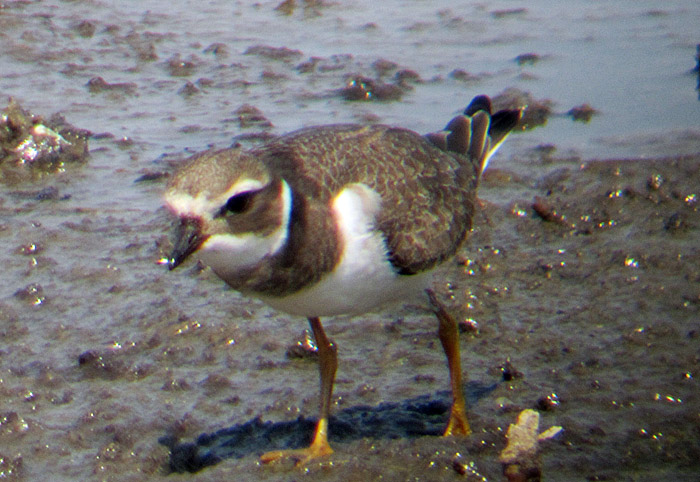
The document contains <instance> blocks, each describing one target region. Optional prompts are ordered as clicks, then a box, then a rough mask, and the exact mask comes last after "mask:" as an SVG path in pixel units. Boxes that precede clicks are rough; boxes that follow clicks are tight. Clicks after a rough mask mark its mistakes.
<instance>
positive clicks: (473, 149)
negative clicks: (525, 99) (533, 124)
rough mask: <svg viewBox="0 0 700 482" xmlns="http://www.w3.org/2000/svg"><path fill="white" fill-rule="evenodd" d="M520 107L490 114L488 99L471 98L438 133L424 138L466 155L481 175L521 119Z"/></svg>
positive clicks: (483, 96) (483, 97)
mask: <svg viewBox="0 0 700 482" xmlns="http://www.w3.org/2000/svg"><path fill="white" fill-rule="evenodd" d="M521 114H522V111H521V110H520V109H512V110H499V111H498V112H496V113H495V114H491V99H490V98H489V97H488V96H486V95H479V96H476V97H474V99H473V100H472V101H471V103H470V104H469V106H468V107H467V108H466V109H465V110H464V114H463V115H458V116H457V117H455V118H454V119H452V120H451V121H450V122H449V123H448V124H447V126H445V128H444V129H443V130H442V131H440V132H433V133H430V134H427V135H426V136H425V137H426V138H427V139H428V140H429V141H430V142H431V143H432V144H433V145H435V146H436V147H438V148H440V149H442V150H443V151H448V152H454V153H457V154H461V155H465V156H467V158H468V159H469V160H470V161H471V162H472V163H474V165H475V166H476V167H477V169H478V173H479V174H481V173H482V172H483V171H484V170H485V169H486V166H487V165H488V163H489V159H491V156H493V155H494V153H495V152H496V150H498V148H499V147H500V146H501V144H503V141H505V140H506V137H508V134H510V133H511V131H512V130H513V129H514V128H515V126H516V125H517V124H518V121H520V116H521Z"/></svg>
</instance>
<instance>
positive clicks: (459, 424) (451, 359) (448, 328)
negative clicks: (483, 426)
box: [425, 290, 472, 436]
mask: <svg viewBox="0 0 700 482" xmlns="http://www.w3.org/2000/svg"><path fill="white" fill-rule="evenodd" d="M425 291H426V293H427V294H428V298H430V303H431V304H432V305H433V309H434V311H435V316H437V319H438V322H439V325H438V336H439V337H440V343H442V349H443V350H444V351H445V355H446V356H447V366H448V368H449V370H450V384H451V385H452V410H451V411H450V420H449V421H448V422H447V428H445V433H444V435H445V436H448V435H469V434H470V433H471V432H472V430H471V428H470V427H469V421H468V420H467V408H466V406H467V404H466V402H465V400H464V393H463V392H462V365H461V362H460V355H459V331H458V329H457V322H456V321H455V319H454V318H452V316H450V314H449V313H448V312H447V310H446V309H445V307H444V305H443V304H442V303H440V301H439V300H438V299H437V297H436V296H435V293H434V292H433V291H432V290H425Z"/></svg>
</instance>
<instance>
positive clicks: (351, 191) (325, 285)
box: [260, 184, 430, 317]
mask: <svg viewBox="0 0 700 482" xmlns="http://www.w3.org/2000/svg"><path fill="white" fill-rule="evenodd" d="M380 202H381V199H380V198H379V195H378V194H377V193H376V192H374V191H373V190H371V189H369V188H368V187H367V186H365V185H362V184H351V185H349V186H347V187H346V188H345V189H343V190H342V191H341V192H340V194H338V196H336V198H335V199H334V201H333V213H334V216H335V219H336V222H337V225H338V228H339V231H340V233H341V236H342V239H343V243H344V244H343V254H342V256H341V258H340V260H339V262H338V265H337V266H336V269H335V270H334V271H333V272H331V273H329V274H327V275H326V276H324V277H323V278H322V279H321V280H320V281H319V282H318V283H316V284H315V285H312V286H310V287H308V288H305V289H303V290H301V291H298V292H296V293H294V294H292V295H289V296H285V297H282V298H273V297H260V299H261V300H262V301H264V302H265V303H267V304H269V305H270V306H272V307H273V308H275V309H277V310H279V311H283V312H285V313H289V314H292V315H299V316H305V317H314V316H319V317H320V316H334V315H341V314H361V313H367V312H370V311H377V310H378V309H380V308H382V307H383V306H386V305H388V304H392V303H396V302H399V301H404V300H409V301H413V302H415V301H416V300H418V299H421V297H422V296H424V295H423V291H424V290H425V288H427V285H428V282H429V281H430V273H429V272H425V273H421V274H416V275H411V276H407V275H398V274H397V273H396V270H395V269H394V267H393V266H392V265H391V263H390V262H389V259H388V256H387V248H386V242H385V240H384V238H383V236H382V233H381V232H380V231H377V230H376V229H375V217H376V214H377V212H378V210H379V209H380Z"/></svg>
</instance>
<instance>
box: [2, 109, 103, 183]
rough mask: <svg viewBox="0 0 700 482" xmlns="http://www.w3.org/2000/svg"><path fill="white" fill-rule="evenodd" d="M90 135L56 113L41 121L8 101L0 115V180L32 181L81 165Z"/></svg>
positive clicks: (85, 156) (38, 117)
mask: <svg viewBox="0 0 700 482" xmlns="http://www.w3.org/2000/svg"><path fill="white" fill-rule="evenodd" d="M90 135H91V134H90V132H89V131H87V130H84V129H78V128H76V127H73V126H72V125H70V124H68V123H67V122H66V120H65V119H64V118H63V116H61V115H60V114H54V115H53V116H51V117H50V118H48V119H44V118H43V117H41V116H38V115H35V114H32V113H30V112H29V111H27V110H25V109H23V108H22V107H21V106H20V105H19V103H18V102H17V101H15V100H14V99H10V101H9V103H8V105H7V107H6V108H5V110H3V112H2V114H0V181H4V182H13V181H14V182H17V181H21V180H27V179H35V178H37V177H40V176H41V175H42V174H50V173H56V172H59V171H62V170H63V169H64V168H65V166H66V164H70V163H82V162H85V161H86V160H87V157H88V137H89V136H90Z"/></svg>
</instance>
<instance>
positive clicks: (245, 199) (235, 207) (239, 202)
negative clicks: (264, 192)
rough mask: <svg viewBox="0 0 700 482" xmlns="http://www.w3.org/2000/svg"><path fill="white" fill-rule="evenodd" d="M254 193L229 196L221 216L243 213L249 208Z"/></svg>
mask: <svg viewBox="0 0 700 482" xmlns="http://www.w3.org/2000/svg"><path fill="white" fill-rule="evenodd" d="M254 194H255V193H254V192H251V191H246V192H239V193H238V194H236V195H235V196H231V197H230V198H228V201H226V204H225V205H224V207H223V209H222V210H221V211H222V214H225V213H226V212H230V213H234V214H240V213H242V212H245V211H246V210H247V209H248V208H249V207H250V202H251V200H252V199H253V195H254Z"/></svg>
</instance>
